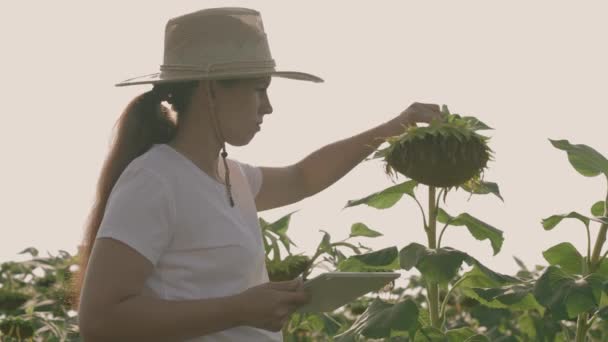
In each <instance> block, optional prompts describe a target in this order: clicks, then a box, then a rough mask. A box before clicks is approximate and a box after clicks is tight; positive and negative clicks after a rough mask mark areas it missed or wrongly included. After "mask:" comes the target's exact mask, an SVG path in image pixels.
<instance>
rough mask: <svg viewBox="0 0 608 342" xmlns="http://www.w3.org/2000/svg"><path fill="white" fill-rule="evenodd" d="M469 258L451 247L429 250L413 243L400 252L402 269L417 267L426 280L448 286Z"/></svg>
mask: <svg viewBox="0 0 608 342" xmlns="http://www.w3.org/2000/svg"><path fill="white" fill-rule="evenodd" d="M468 257H469V256H468V255H467V254H466V253H464V252H461V251H458V250H455V249H453V248H450V247H442V248H438V249H428V248H426V247H424V246H422V245H420V244H418V243H411V244H409V245H407V246H406V247H404V248H403V249H401V251H400V252H399V261H400V265H401V268H403V269H405V270H410V269H411V268H412V267H416V269H418V271H420V273H421V274H422V275H423V276H424V277H425V279H426V280H428V281H431V282H436V283H439V284H446V283H448V282H449V281H450V280H451V279H452V278H454V277H455V276H456V274H458V270H460V267H461V266H462V262H463V261H464V260H465V259H467V258H468Z"/></svg>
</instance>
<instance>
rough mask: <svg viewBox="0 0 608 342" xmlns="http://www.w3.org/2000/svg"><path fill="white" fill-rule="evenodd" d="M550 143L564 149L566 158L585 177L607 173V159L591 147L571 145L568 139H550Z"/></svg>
mask: <svg viewBox="0 0 608 342" xmlns="http://www.w3.org/2000/svg"><path fill="white" fill-rule="evenodd" d="M549 141H550V142H551V144H552V145H553V146H554V147H555V148H558V149H560V150H563V151H566V152H567V154H568V160H569V161H570V164H571V165H572V166H573V167H574V169H575V170H576V171H578V173H580V174H581V175H583V176H585V177H595V176H597V175H599V174H600V173H603V174H605V175H608V160H607V159H606V158H605V157H604V156H603V155H602V154H600V153H599V152H597V151H596V150H594V149H593V148H591V147H589V146H587V145H583V144H578V145H572V144H570V142H568V140H551V139H549Z"/></svg>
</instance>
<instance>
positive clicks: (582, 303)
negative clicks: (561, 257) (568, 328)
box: [534, 266, 602, 319]
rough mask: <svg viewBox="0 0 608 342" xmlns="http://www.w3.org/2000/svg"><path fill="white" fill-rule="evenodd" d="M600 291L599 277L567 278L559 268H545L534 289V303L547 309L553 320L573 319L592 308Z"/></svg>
mask: <svg viewBox="0 0 608 342" xmlns="http://www.w3.org/2000/svg"><path fill="white" fill-rule="evenodd" d="M601 292H602V277H601V276H599V275H598V274H590V275H588V276H585V277H579V276H574V275H569V274H567V273H566V272H564V271H563V270H562V269H561V268H559V267H556V266H549V267H547V269H546V270H545V272H543V274H542V275H541V276H540V278H539V279H538V281H537V282H536V285H535V287H534V296H535V298H536V300H537V301H538V302H539V303H540V304H541V305H543V306H544V307H546V308H547V309H549V310H551V312H552V314H553V317H555V318H556V319H568V318H574V317H576V316H577V315H578V314H580V313H582V312H586V311H588V310H590V309H593V308H596V307H597V306H598V304H599V301H600V298H601Z"/></svg>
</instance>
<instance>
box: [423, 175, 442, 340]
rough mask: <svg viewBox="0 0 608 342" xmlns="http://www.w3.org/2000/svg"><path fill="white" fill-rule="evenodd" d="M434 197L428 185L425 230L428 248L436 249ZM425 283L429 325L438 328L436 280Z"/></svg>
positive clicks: (437, 290) (434, 193)
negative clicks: (427, 210)
mask: <svg viewBox="0 0 608 342" xmlns="http://www.w3.org/2000/svg"><path fill="white" fill-rule="evenodd" d="M435 197H436V189H435V187H434V186H429V226H428V230H427V232H426V233H427V238H428V244H429V249H437V235H436V234H437V207H436V206H435ZM427 285H428V287H427V291H428V300H429V316H430V317H431V325H432V326H433V327H434V328H437V329H439V328H440V325H441V322H440V320H439V310H440V307H439V304H440V303H439V286H438V284H437V283H436V282H432V281H427Z"/></svg>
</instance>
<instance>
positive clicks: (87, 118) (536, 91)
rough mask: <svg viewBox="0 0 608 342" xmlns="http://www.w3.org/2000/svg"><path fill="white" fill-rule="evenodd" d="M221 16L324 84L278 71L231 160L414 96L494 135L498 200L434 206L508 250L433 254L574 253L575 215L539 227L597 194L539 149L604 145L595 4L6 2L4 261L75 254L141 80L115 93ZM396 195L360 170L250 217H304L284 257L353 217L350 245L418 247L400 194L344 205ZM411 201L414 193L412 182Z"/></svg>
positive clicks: (335, 233)
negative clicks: (253, 22)
mask: <svg viewBox="0 0 608 342" xmlns="http://www.w3.org/2000/svg"><path fill="white" fill-rule="evenodd" d="M216 6H243V7H251V8H255V9H258V10H260V11H261V12H262V17H263V20H264V25H265V28H266V31H267V34H268V37H269V39H270V45H271V50H272V53H273V56H274V58H275V60H276V61H277V65H278V68H279V69H283V70H300V71H307V72H311V73H314V74H317V75H319V76H321V77H323V78H324V79H325V80H326V83H323V84H313V83H308V82H298V81H293V80H285V79H278V78H275V79H274V81H273V84H272V86H271V88H270V92H269V94H270V97H271V101H272V103H273V105H274V109H275V110H274V113H273V114H272V115H270V116H269V117H267V118H266V120H265V123H264V126H263V128H262V131H261V132H260V133H259V134H258V136H256V137H255V139H254V140H253V141H252V142H251V144H249V145H248V146H245V147H240V148H235V147H231V146H229V153H230V156H231V157H232V158H236V159H239V160H241V161H244V162H248V163H252V164H255V165H267V166H281V165H287V164H289V163H293V162H296V161H298V160H299V159H301V158H303V157H305V156H306V155H308V154H309V153H311V152H313V151H314V150H316V149H318V148H320V147H322V146H324V145H326V144H329V143H332V142H335V141H337V140H339V139H343V138H346V137H349V136H352V135H354V134H357V133H359V132H362V131H364V130H366V129H369V128H372V127H374V126H375V125H378V124H381V123H383V122H385V121H387V120H390V119H391V118H393V117H394V116H396V115H398V113H399V112H401V111H402V110H403V109H405V108H406V107H407V106H408V105H409V104H410V103H412V102H414V101H420V102H432V103H438V104H448V105H449V107H450V109H451V110H452V111H453V112H457V113H461V114H464V115H474V116H476V117H478V118H480V119H481V120H482V121H484V122H486V123H487V124H488V125H490V126H491V127H493V128H495V130H494V131H486V133H488V134H489V135H490V136H491V137H492V139H491V147H492V148H493V149H494V151H495V152H496V161H495V162H493V163H491V164H490V167H491V168H490V169H489V170H488V171H487V173H486V180H488V181H494V182H497V183H498V184H499V185H500V189H501V193H502V195H503V196H504V198H505V202H504V203H503V202H501V201H500V200H499V199H497V198H496V197H494V196H474V197H473V198H472V199H471V200H470V201H468V202H467V201H466V199H467V198H468V196H467V195H466V194H465V193H464V192H462V191H459V192H457V193H455V194H452V195H451V196H449V197H448V204H447V207H446V210H447V211H448V212H449V213H451V214H453V215H456V214H459V213H461V212H464V211H467V212H469V213H471V214H472V215H474V216H476V217H478V218H479V219H481V220H483V221H485V222H488V223H490V224H492V225H494V226H495V227H497V228H499V229H501V230H503V231H504V233H505V243H504V246H503V250H502V252H501V253H500V254H498V255H497V256H492V249H491V247H490V243H489V241H483V242H480V241H476V240H474V239H473V238H472V237H470V236H469V234H468V233H467V232H466V230H465V229H462V228H450V229H449V230H448V231H447V233H446V236H445V237H444V244H445V245H450V246H453V247H455V248H459V249H462V250H464V251H466V252H468V253H470V254H472V255H473V256H476V257H477V258H479V259H480V260H481V261H482V262H484V263H486V264H487V265H488V266H490V267H491V268H493V269H496V270H498V271H501V272H505V273H509V272H514V271H515V270H516V269H517V266H516V264H515V262H514V261H513V258H512V256H513V255H515V256H518V257H520V258H521V259H523V260H524V261H525V262H526V263H528V264H529V265H531V264H536V263H544V261H543V259H542V254H541V252H542V251H543V250H545V249H547V248H549V247H551V246H553V245H555V244H557V243H559V242H561V241H565V240H568V241H571V242H572V243H574V244H575V245H576V246H577V247H578V248H579V250H580V251H581V252H582V253H584V251H585V247H586V238H585V233H584V227H583V226H582V225H581V224H580V223H579V222H577V221H575V220H572V222H570V221H564V223H563V224H561V225H560V226H558V227H557V228H556V229H555V230H553V231H550V232H545V231H544V230H543V229H542V226H541V224H540V221H541V219H542V218H544V217H548V216H550V215H552V214H561V213H567V212H569V211H571V210H576V211H579V212H581V213H584V214H589V208H590V206H591V204H592V203H594V202H595V201H598V200H601V199H603V198H604V197H605V193H606V181H605V180H604V179H603V178H602V177H596V178H585V177H583V176H580V175H578V174H577V173H576V172H575V171H574V169H573V168H572V167H571V166H570V164H569V163H568V161H567V158H566V154H565V152H563V151H559V150H557V149H555V148H553V147H552V146H551V144H550V143H549V141H548V138H552V139H568V140H570V141H571V142H572V143H580V144H587V145H590V146H592V147H594V148H595V149H597V150H598V151H600V152H602V153H604V154H607V153H608V140H607V139H606V138H605V137H606V135H605V132H606V124H607V123H608V119H606V114H608V113H607V109H606V105H607V104H606V82H607V80H608V66H607V65H608V62H607V61H608V49H607V46H606V45H607V43H606V42H607V41H608V40H607V39H606V38H607V37H606V35H607V34H606V33H607V32H608V21H607V20H605V19H606V11H607V10H608V5H606V3H605V2H601V1H585V2H574V1H568V2H566V1H533V2H532V1H508V2H506V1H505V2H501V3H498V2H490V1H418V2H413V1H382V2H379V1H299V2H295V1H273V2H270V1H204V2H203V1H163V2H160V1H158V2H152V1H114V2H109V1H104V2H82V1H54V2H46V1H37V2H30V1H19V2H11V3H10V5H7V4H6V3H4V4H3V5H2V7H3V8H2V9H1V11H0V12H1V13H2V20H0V41H1V42H2V53H1V54H0V62H1V63H2V69H3V70H2V77H1V81H2V82H1V84H2V85H1V87H2V96H1V98H2V103H3V109H2V112H3V122H4V124H3V132H2V134H1V135H0V139H1V140H0V146H1V147H0V148H1V149H2V150H1V151H0V152H1V156H2V159H1V160H2V161H1V163H2V164H1V165H2V167H1V168H0V170H1V171H0V172H1V177H0V182H1V183H0V189H1V190H0V191H1V194H2V196H1V197H0V201H1V202H0V208H1V209H0V210H1V214H0V229H1V235H0V261H6V260H22V259H24V258H25V256H22V255H18V254H17V253H18V252H19V251H21V250H22V249H24V248H26V247H29V246H34V247H37V248H39V249H40V250H41V251H42V253H43V254H45V253H46V251H48V252H51V253H53V254H56V252H57V251H58V250H59V249H63V250H66V251H68V252H70V253H75V252H76V245H77V244H78V243H79V242H80V239H81V236H82V229H83V226H84V222H85V217H86V215H87V214H88V212H89V210H90V208H91V205H92V203H93V198H94V191H95V186H96V182H97V178H98V176H99V172H100V168H101V165H102V162H103V159H104V158H105V155H106V153H107V151H108V146H109V142H110V138H111V133H112V129H113V125H114V123H115V122H116V119H117V118H118V116H119V113H120V112H121V111H122V109H123V108H124V106H125V105H126V104H127V102H128V101H129V100H130V99H132V98H133V97H134V96H136V95H137V94H139V93H141V92H143V91H146V90H148V89H149V88H150V86H134V87H126V88H116V87H114V84H115V83H117V82H119V81H122V80H124V79H127V78H131V77H134V76H139V75H144V74H149V73H153V72H156V71H157V70H158V67H159V65H160V64H161V62H162V43H163V34H164V25H165V23H166V21H167V20H168V19H169V18H171V17H174V16H177V15H181V14H183V13H186V12H189V11H194V10H198V9H201V8H204V7H216ZM328 162H329V163H331V162H332V161H328ZM400 180H401V181H403V180H405V179H404V178H401V179H400ZM391 185H392V183H391V181H390V180H389V178H387V176H385V175H384V173H383V171H382V164H381V163H380V162H377V161H374V162H364V163H362V164H360V165H358V166H357V167H356V168H355V169H354V170H353V171H352V172H350V173H349V174H348V175H346V176H345V177H344V178H342V179H341V180H340V181H338V182H337V183H335V184H334V185H333V186H332V187H330V188H328V189H326V190H325V191H323V192H321V193H319V194H317V195H315V196H313V197H311V198H309V199H306V200H304V201H302V202H300V203H296V204H294V205H291V206H289V207H284V208H280V209H275V210H271V211H267V212H261V213H260V216H261V217H263V218H264V219H266V220H268V221H274V220H276V219H278V218H280V217H282V216H283V215H285V214H287V213H290V212H292V211H294V210H299V212H298V213H296V214H294V216H293V217H292V224H291V228H290V230H289V234H290V235H291V236H292V238H293V240H294V241H295V242H296V243H297V244H298V245H299V249H296V252H298V251H302V252H306V253H312V252H313V251H314V248H315V247H316V245H317V243H318V242H319V241H320V239H321V237H322V233H320V232H319V230H320V229H323V230H327V231H328V232H330V233H331V234H332V238H333V239H343V238H346V237H347V236H348V233H349V231H350V226H351V225H352V224H353V223H355V222H365V223H366V224H368V225H369V226H370V227H371V228H373V229H376V230H378V231H381V232H382V233H384V236H382V237H379V238H376V239H365V238H361V239H359V240H358V241H361V242H363V243H364V244H367V245H369V246H371V247H373V248H375V249H378V248H383V247H388V246H393V245H396V246H398V247H399V248H401V247H403V246H405V245H407V244H408V243H410V242H413V241H417V242H421V243H426V238H425V236H424V233H423V230H422V228H421V224H422V219H421V216H420V213H419V210H418V207H417V206H416V204H415V202H414V201H413V200H411V199H410V198H409V197H407V196H406V197H404V199H403V200H402V201H401V202H399V203H398V204H397V205H396V206H395V207H393V208H391V209H387V210H384V211H380V210H376V209H373V208H369V207H365V206H360V207H355V208H349V209H346V210H342V208H343V207H344V205H345V204H346V202H347V201H348V200H350V199H358V198H361V197H364V196H366V195H368V194H371V193H373V192H376V191H379V190H382V189H384V188H386V187H388V186H391ZM418 196H419V198H420V199H421V201H424V198H425V196H426V191H424V187H420V188H419V192H418ZM423 203H425V202H423ZM597 230H598V227H597V226H593V230H592V232H593V234H594V236H595V232H597ZM355 241H357V240H355Z"/></svg>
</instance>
